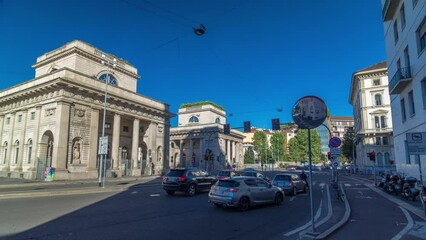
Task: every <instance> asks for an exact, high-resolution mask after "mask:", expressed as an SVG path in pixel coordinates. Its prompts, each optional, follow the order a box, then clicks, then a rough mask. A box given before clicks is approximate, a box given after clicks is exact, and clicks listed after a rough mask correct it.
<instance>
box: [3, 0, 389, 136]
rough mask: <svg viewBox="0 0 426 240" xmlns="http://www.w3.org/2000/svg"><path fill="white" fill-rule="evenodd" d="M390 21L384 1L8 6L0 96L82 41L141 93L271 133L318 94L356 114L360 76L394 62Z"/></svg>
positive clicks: (151, 0) (338, 109) (42, 1)
mask: <svg viewBox="0 0 426 240" xmlns="http://www.w3.org/2000/svg"><path fill="white" fill-rule="evenodd" d="M199 24H203V25H205V26H206V28H207V29H206V33H205V34H204V35H203V36H197V35H195V34H194V33H193V32H192V29H193V27H197V26H199ZM382 24H383V23H382V20H381V3H380V1H379V0H232V1H230V0H227V1H225V0H203V1H199V0H121V1H120V0H103V1H101V0H99V1H97V0H96V1H95V0H62V1H56V0H38V1H29V0H0V36H1V37H0V53H1V57H0V91H1V90H3V89H6V88H8V87H11V86H14V85H16V84H19V83H22V82H24V81H27V80H30V79H32V78H34V70H33V69H32V67H31V66H32V64H34V63H35V61H36V58H37V57H38V56H40V55H42V54H44V53H46V52H48V51H51V50H53V49H56V48H58V47H60V46H62V45H64V44H66V43H68V42H71V41H73V40H76V39H78V40H82V41H85V42H87V43H90V44H92V45H94V46H95V47H97V48H99V49H101V50H103V51H105V52H108V53H112V54H114V55H116V56H118V57H121V58H124V59H126V60H128V61H129V62H130V63H131V64H132V65H133V66H135V67H136V68H137V69H138V71H139V75H141V76H142V77H141V79H139V80H138V93H139V94H142V95H145V96H148V97H150V98H154V99H157V100H159V101H161V102H165V103H168V104H169V105H170V108H171V111H172V112H174V113H177V111H178V108H179V106H180V105H181V104H183V103H191V102H198V101H205V100H209V101H213V102H215V103H217V104H218V105H220V106H223V107H224V108H225V109H226V112H227V114H228V115H230V114H232V116H228V118H227V121H228V123H230V124H231V127H242V126H243V122H244V121H251V124H252V126H256V127H262V128H271V119H272V118H280V120H281V122H289V121H292V118H291V109H292V107H293V105H294V103H295V102H296V101H297V100H298V99H299V98H301V97H303V96H306V95H315V96H318V97H320V98H322V99H323V100H324V101H325V103H326V105H327V107H328V108H329V109H330V111H331V114H332V115H333V116H352V107H351V105H350V104H349V103H348V96H349V88H350V82H351V76H352V73H353V72H356V71H358V70H360V69H363V68H366V67H368V66H371V65H374V64H376V63H378V62H381V61H384V60H385V57H386V56H385V45H384V37H383V25H382ZM277 109H282V111H278V110H277ZM171 122H172V126H176V125H177V118H174V119H172V121H171Z"/></svg>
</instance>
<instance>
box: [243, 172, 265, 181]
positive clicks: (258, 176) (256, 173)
mask: <svg viewBox="0 0 426 240" xmlns="http://www.w3.org/2000/svg"><path fill="white" fill-rule="evenodd" d="M239 175H240V176H245V177H257V178H261V179H263V180H265V181H267V182H271V180H270V179H269V178H268V177H267V176H265V175H263V173H262V172H261V171H257V170H244V171H241V172H240V174H239Z"/></svg>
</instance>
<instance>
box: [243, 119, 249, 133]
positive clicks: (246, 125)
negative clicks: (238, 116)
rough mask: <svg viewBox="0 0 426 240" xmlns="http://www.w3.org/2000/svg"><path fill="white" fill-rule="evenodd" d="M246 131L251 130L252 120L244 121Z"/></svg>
mask: <svg viewBox="0 0 426 240" xmlns="http://www.w3.org/2000/svg"><path fill="white" fill-rule="evenodd" d="M244 132H245V133H248V132H251V125H250V121H245V122H244Z"/></svg>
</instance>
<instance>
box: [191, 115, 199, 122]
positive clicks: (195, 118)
mask: <svg viewBox="0 0 426 240" xmlns="http://www.w3.org/2000/svg"><path fill="white" fill-rule="evenodd" d="M189 122H190V123H197V122H199V120H198V118H197V117H195V116H192V117H191V118H190V119H189Z"/></svg>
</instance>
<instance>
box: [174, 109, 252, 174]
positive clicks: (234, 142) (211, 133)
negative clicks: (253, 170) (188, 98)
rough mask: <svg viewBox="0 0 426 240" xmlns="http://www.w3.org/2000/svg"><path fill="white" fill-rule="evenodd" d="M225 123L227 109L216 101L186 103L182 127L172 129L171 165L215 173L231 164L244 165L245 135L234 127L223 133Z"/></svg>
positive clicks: (179, 122)
mask: <svg viewBox="0 0 426 240" xmlns="http://www.w3.org/2000/svg"><path fill="white" fill-rule="evenodd" d="M225 123H226V113H225V111H224V109H223V108H221V107H219V106H217V105H216V104H214V103H210V102H203V103H194V104H188V105H186V106H185V105H183V106H182V107H181V108H180V109H179V112H178V124H179V126H178V127H175V128H171V129H170V163H169V165H170V168H173V167H199V168H203V169H206V170H208V171H210V172H213V173H214V172H216V171H218V170H221V169H225V168H228V167H231V166H232V165H235V166H236V167H243V164H244V156H243V139H244V135H243V133H242V132H240V131H238V130H235V129H231V131H230V134H229V135H228V134H224V130H223V128H224V124H225ZM231 128H232V127H231Z"/></svg>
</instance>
